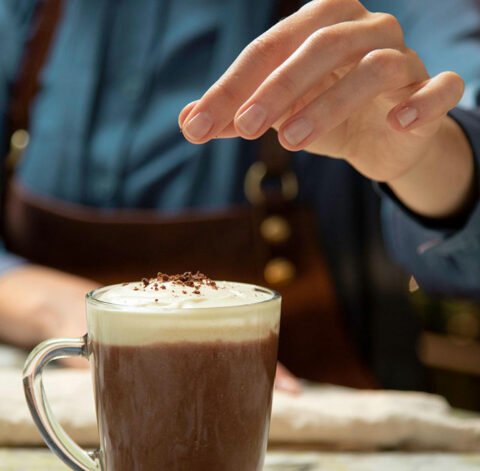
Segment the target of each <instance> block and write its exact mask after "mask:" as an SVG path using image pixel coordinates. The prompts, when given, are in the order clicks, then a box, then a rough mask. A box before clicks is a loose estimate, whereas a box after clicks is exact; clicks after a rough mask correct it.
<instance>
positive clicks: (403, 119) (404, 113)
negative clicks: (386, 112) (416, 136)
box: [397, 106, 418, 128]
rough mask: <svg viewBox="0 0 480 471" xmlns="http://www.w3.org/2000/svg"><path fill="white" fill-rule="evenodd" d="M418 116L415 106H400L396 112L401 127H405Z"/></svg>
mask: <svg viewBox="0 0 480 471" xmlns="http://www.w3.org/2000/svg"><path fill="white" fill-rule="evenodd" d="M417 118H418V112H417V110H416V109H415V108H411V107H408V106H407V107H406V108H402V109H401V110H400V111H399V112H398V113H397V120H398V122H399V124H400V126H402V128H406V127H407V126H410V124H412V123H413V122H414V121H415V120H416V119H417Z"/></svg>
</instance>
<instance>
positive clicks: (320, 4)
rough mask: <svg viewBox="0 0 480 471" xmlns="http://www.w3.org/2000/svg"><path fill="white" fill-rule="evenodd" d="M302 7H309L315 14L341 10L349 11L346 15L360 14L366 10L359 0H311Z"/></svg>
mask: <svg viewBox="0 0 480 471" xmlns="http://www.w3.org/2000/svg"><path fill="white" fill-rule="evenodd" d="M304 8H308V9H311V10H312V11H313V12H315V13H317V14H324V13H325V12H328V11H337V12H338V11H342V12H346V13H349V15H347V16H355V15H360V14H362V13H363V12H365V11H366V9H365V7H364V6H363V5H362V4H361V2H360V1H359V0H312V1H311V2H309V3H307V5H306V6H305V7H304Z"/></svg>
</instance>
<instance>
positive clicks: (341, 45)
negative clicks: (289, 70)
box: [307, 26, 351, 54]
mask: <svg viewBox="0 0 480 471" xmlns="http://www.w3.org/2000/svg"><path fill="white" fill-rule="evenodd" d="M307 41H308V47H309V48H311V49H313V50H314V51H315V53H317V54H325V53H328V54H338V53H340V52H344V51H348V50H349V49H350V47H351V44H350V40H349V37H348V35H346V34H344V33H342V31H340V30H339V29H338V28H336V27H335V26H330V27H327V28H323V29H319V30H317V31H315V32H314V33H312V34H311V35H310V37H309V38H308V40H307Z"/></svg>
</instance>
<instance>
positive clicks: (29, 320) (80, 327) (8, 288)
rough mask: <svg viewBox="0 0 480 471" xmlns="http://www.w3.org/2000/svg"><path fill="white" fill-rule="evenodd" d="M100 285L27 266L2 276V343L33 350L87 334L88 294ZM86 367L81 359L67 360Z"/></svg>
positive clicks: (0, 302)
mask: <svg viewBox="0 0 480 471" xmlns="http://www.w3.org/2000/svg"><path fill="white" fill-rule="evenodd" d="M97 286H98V284H97V283H95V282H94V281H91V280H87V279H84V278H79V277H76V276H73V275H69V274H66V273H63V272H60V271H57V270H52V269H50V268H45V267H40V266H36V265H25V266H21V267H19V268H15V269H13V270H11V271H9V272H7V273H6V274H4V275H2V276H0V332H1V336H2V340H3V341H6V342H9V343H12V344H15V345H18V346H21V347H25V348H31V347H32V346H34V345H36V344H37V343H39V342H41V341H43V340H45V339H48V338H52V337H81V336H82V335H84V334H85V332H86V317H85V295H86V293H87V292H89V291H90V290H92V289H94V288H96V287H97ZM65 364H69V365H70V366H78V365H85V364H86V363H85V361H83V360H82V359H70V360H69V361H67V360H66V361H65Z"/></svg>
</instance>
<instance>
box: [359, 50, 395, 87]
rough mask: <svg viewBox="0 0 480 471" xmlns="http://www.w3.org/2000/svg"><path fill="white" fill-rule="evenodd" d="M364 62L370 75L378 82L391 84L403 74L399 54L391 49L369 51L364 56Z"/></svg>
mask: <svg viewBox="0 0 480 471" xmlns="http://www.w3.org/2000/svg"><path fill="white" fill-rule="evenodd" d="M364 62H365V63H366V64H367V66H368V67H369V69H370V73H371V75H372V76H373V77H374V79H376V80H378V81H384V82H387V83H391V82H392V81H394V80H395V79H397V78H399V77H402V76H403V73H404V67H403V60H402V59H401V53H400V52H399V51H395V50H392V49H376V50H374V51H371V52H369V53H368V54H367V55H366V56H365V58H364Z"/></svg>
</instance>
